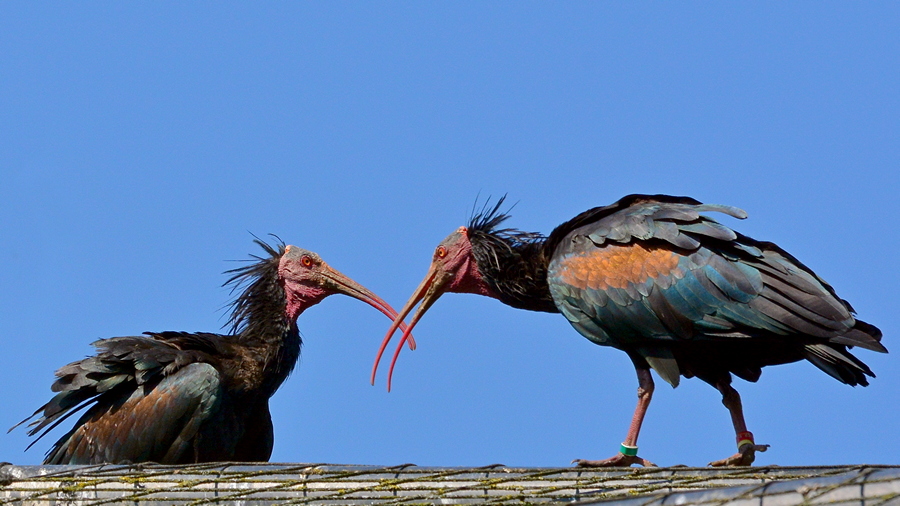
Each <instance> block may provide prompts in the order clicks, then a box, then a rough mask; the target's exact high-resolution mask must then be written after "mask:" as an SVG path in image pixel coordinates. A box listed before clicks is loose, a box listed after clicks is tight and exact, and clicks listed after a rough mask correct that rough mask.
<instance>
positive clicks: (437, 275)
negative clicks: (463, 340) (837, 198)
mask: <svg viewBox="0 0 900 506" xmlns="http://www.w3.org/2000/svg"><path fill="white" fill-rule="evenodd" d="M502 202H503V199H500V201H499V202H497V204H496V206H494V207H493V208H489V207H488V206H486V207H485V208H484V209H482V211H481V213H479V214H477V215H475V216H473V217H472V219H471V220H470V221H469V223H468V225H467V226H465V227H460V228H459V229H458V230H456V231H455V232H453V233H452V234H450V235H449V236H448V237H447V238H446V239H444V240H443V241H441V243H440V244H439V245H438V246H437V248H436V249H435V251H434V256H433V258H432V262H431V269H430V270H429V271H428V274H427V275H426V276H425V279H424V281H422V283H421V285H419V287H418V288H417V289H416V291H415V292H414V293H413V295H412V297H411V298H410V299H409V301H408V302H407V304H406V306H405V307H404V308H403V309H402V310H401V311H400V314H399V315H398V316H397V318H395V319H394V323H393V325H392V326H391V328H390V330H389V331H388V333H387V335H386V336H385V338H384V342H383V343H382V346H381V349H380V350H379V352H378V358H376V360H375V366H374V367H373V370H372V382H373V384H374V380H375V372H376V368H377V366H378V363H379V361H380V359H381V356H382V353H383V351H384V349H385V347H386V346H387V344H388V342H389V341H390V339H391V337H392V336H393V334H394V333H395V331H396V330H397V328H398V327H399V325H400V324H401V323H402V322H403V320H404V318H406V316H407V315H408V314H409V313H410V312H411V311H412V309H413V308H414V307H415V306H416V304H417V303H420V304H419V306H418V309H416V311H415V313H414V314H413V316H412V318H411V320H410V321H409V326H408V327H407V330H406V331H403V334H402V337H401V339H400V344H399V346H398V347H397V350H396V352H395V353H394V357H393V360H392V361H391V366H390V370H389V373H388V389H390V385H391V376H392V375H393V369H394V365H395V363H396V360H397V356H398V355H399V352H400V349H401V348H402V345H403V343H404V342H405V340H406V338H407V334H408V333H409V332H410V331H411V330H412V329H413V327H415V325H416V323H417V322H418V321H419V320H420V319H421V318H422V315H424V314H425V312H426V311H427V310H428V308H429V307H431V305H432V304H434V302H435V301H437V299H438V298H439V297H440V296H441V295H442V294H444V293H446V292H456V293H475V294H480V295H485V296H488V297H493V298H495V299H498V300H500V301H501V302H503V303H504V304H507V305H510V306H512V307H515V308H519V309H527V310H531V311H544V312H548V313H562V315H563V316H565V317H566V319H567V320H568V321H569V323H571V324H572V326H573V327H575V330H577V331H578V332H579V333H580V334H581V335H583V336H584V337H586V338H588V339H589V340H590V341H592V342H594V343H596V344H599V345H602V346H611V347H613V348H617V349H619V350H621V351H624V352H625V353H627V354H628V357H629V358H630V359H631V361H632V363H633V364H634V368H635V370H636V371H637V377H638V405H637V408H636V409H635V412H634V416H633V418H632V421H631V425H630V427H629V429H628V432H627V434H626V436H625V441H624V442H623V443H622V446H621V448H620V451H619V453H617V454H616V455H615V456H613V457H611V458H608V459H605V460H580V459H579V460H576V461H574V462H577V463H578V465H580V466H629V465H632V464H640V465H644V466H648V465H653V464H652V463H651V462H649V461H648V460H646V459H643V458H641V457H639V456H638V455H637V441H638V433H639V432H640V429H641V423H642V421H643V419H644V415H645V413H646V411H647V407H648V406H649V405H650V399H651V397H652V395H653V390H654V384H653V378H652V376H651V374H650V371H651V370H653V371H655V372H656V374H658V375H659V377H661V378H662V379H663V380H665V381H666V382H667V383H669V384H671V385H672V386H673V387H675V386H677V385H678V382H679V380H680V378H681V377H682V376H684V377H686V378H691V377H697V378H700V379H701V380H703V381H705V382H706V383H709V384H710V385H712V386H713V387H715V388H716V389H717V390H719V392H720V393H721V395H722V403H723V404H724V405H725V407H727V408H728V410H729V412H730V414H731V419H732V423H733V425H734V432H735V436H736V439H737V446H738V453H736V454H734V455H732V456H730V457H728V458H725V459H722V460H718V461H716V462H713V463H711V465H714V466H730V465H749V464H750V463H752V462H753V460H754V458H755V453H756V452H757V451H764V450H765V449H766V448H767V445H758V444H756V443H755V442H754V439H753V435H752V434H751V433H750V432H749V431H748V430H747V426H746V424H745V422H744V415H743V411H742V406H741V399H740V396H739V395H738V392H737V391H736V390H735V389H734V387H732V385H731V383H732V375H734V376H737V377H739V378H742V379H744V380H747V381H751V382H755V381H757V380H758V379H759V377H760V374H761V373H762V368H763V367H765V366H769V365H777V364H786V363H790V362H796V361H799V360H808V361H809V362H811V363H812V364H813V365H815V366H816V367H818V368H819V369H821V370H822V371H824V372H825V373H827V374H829V375H831V376H832V377H834V378H835V379H836V380H838V381H840V382H842V383H846V384H848V385H863V386H865V385H867V384H868V381H867V378H866V377H867V376H874V374H872V371H871V370H870V369H869V367H868V366H867V365H866V364H864V363H863V362H862V361H860V360H859V359H858V358H856V357H855V356H854V355H853V354H851V353H850V351H849V348H850V347H853V346H857V347H860V348H865V349H868V350H872V351H877V352H883V353H884V352H887V350H886V349H885V348H884V346H882V345H881V343H880V341H881V331H879V330H878V329H877V328H876V327H874V326H872V325H870V324H868V323H865V322H863V321H861V320H857V319H856V318H855V317H854V311H853V308H852V307H851V306H850V304H849V303H848V302H847V301H845V300H843V299H841V298H840V297H838V296H837V294H836V293H835V291H834V289H833V288H832V287H831V286H830V285H829V284H828V283H826V282H825V281H824V280H822V279H821V278H820V277H819V276H817V275H816V274H815V273H814V272H813V271H812V270H811V269H810V268H809V267H807V266H806V265H804V264H803V263H801V262H800V261H799V260H797V259H796V258H794V257H793V256H791V255H790V254H789V253H787V252H786V251H784V250H783V249H781V248H780V247H778V246H776V245H775V244H773V243H771V242H762V241H757V240H754V239H751V238H749V237H747V236H745V235H742V234H740V233H738V232H735V231H734V230H732V229H731V228H729V227H727V226H725V225H722V224H721V223H718V222H717V221H715V220H713V219H712V218H710V217H708V216H706V215H704V214H703V213H713V212H718V213H724V214H726V215H729V216H732V217H735V218H740V219H743V218H746V213H745V212H744V211H742V210H740V209H737V208H735V207H730V206H723V205H708V204H702V203H700V202H698V201H696V200H694V199H692V198H688V197H672V196H667V195H629V196H627V197H625V198H623V199H621V200H619V201H618V202H616V203H615V204H612V205H609V206H605V207H597V208H594V209H591V210H589V211H586V212H584V213H581V214H579V215H578V216H576V217H575V218H573V219H571V220H569V221H567V222H565V223H563V224H562V225H559V226H558V227H556V229H554V230H553V232H551V233H550V235H549V236H546V237H545V236H543V235H541V234H537V233H528V232H521V231H519V230H515V229H510V228H501V225H502V224H503V223H504V222H505V221H506V220H507V219H508V218H509V216H508V215H507V214H504V213H501V212H500V205H501V203H502Z"/></svg>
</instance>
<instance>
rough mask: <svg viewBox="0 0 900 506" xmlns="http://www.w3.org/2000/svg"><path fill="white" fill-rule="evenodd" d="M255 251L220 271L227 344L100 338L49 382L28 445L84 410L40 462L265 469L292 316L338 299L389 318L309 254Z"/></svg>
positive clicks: (196, 337) (295, 342) (293, 333)
mask: <svg viewBox="0 0 900 506" xmlns="http://www.w3.org/2000/svg"><path fill="white" fill-rule="evenodd" d="M255 242H256V243H257V244H258V245H259V246H261V247H262V248H263V250H264V251H265V255H264V256H256V255H253V260H250V261H251V262H252V263H250V264H248V265H246V266H243V267H240V268H237V269H233V270H230V271H227V272H226V274H230V275H231V277H230V279H229V280H228V281H227V282H226V285H230V286H231V287H232V292H236V291H240V293H239V295H238V296H237V297H236V298H235V299H234V301H233V302H232V304H231V308H232V312H231V317H230V319H229V322H228V324H227V325H229V326H230V327H231V333H230V334H229V335H222V334H213V333H205V332H198V333H188V332H147V333H145V334H144V335H142V336H127V337H113V338H109V339H102V340H100V341H97V342H95V343H94V346H95V347H96V348H97V353H96V355H94V356H90V357H88V358H85V359H83V360H79V361H77V362H73V363H71V364H69V365H66V366H64V367H62V368H60V369H59V370H58V371H57V372H56V376H57V380H56V382H55V383H53V386H52V390H53V391H54V392H58V393H57V394H56V396H55V397H53V398H52V399H51V400H50V402H48V403H47V404H45V405H43V406H41V407H40V408H39V409H38V410H37V411H35V413H34V414H33V415H32V416H31V417H29V418H27V419H26V420H23V422H20V424H21V423H24V422H26V421H28V420H30V419H32V418H35V417H36V419H35V420H34V421H33V422H32V423H31V424H30V426H31V427H32V428H31V430H30V431H29V435H32V436H33V435H35V434H38V433H39V432H41V431H42V430H43V432H42V433H41V434H40V435H39V436H38V437H37V439H35V441H34V442H32V445H33V444H34V443H36V442H37V441H38V440H40V439H41V438H42V437H43V436H45V435H46V434H47V432H49V431H50V430H51V429H53V428H54V427H56V426H57V425H59V424H60V423H61V422H62V421H64V420H65V419H66V418H68V417H70V416H72V415H73V414H75V413H78V412H79V411H81V410H82V409H84V408H87V410H86V411H85V412H84V414H83V415H82V416H81V418H80V419H79V420H78V421H77V422H76V423H75V425H74V427H73V428H72V429H71V430H70V431H68V432H67V433H66V434H65V435H63V436H62V437H61V438H59V440H58V441H57V442H56V444H54V445H53V447H52V448H51V449H50V450H49V451H48V452H47V456H46V459H45V460H44V463H45V464H99V463H134V462H158V463H161V464H187V463H198V462H211V461H267V460H268V459H269V456H270V455H271V453H272V445H273V441H274V438H273V429H272V419H271V416H270V415H269V398H270V397H271V396H272V395H273V394H274V393H275V391H276V390H277V389H278V387H279V386H281V384H282V383H283V382H284V380H285V379H286V378H287V377H288V375H289V374H290V372H291V371H292V370H293V369H294V366H295V365H296V364H297V360H298V358H299V357H300V346H301V344H302V343H301V337H300V332H299V331H298V329H297V317H298V316H300V313H302V312H303V311H305V310H306V309H307V308H309V307H310V306H313V305H315V304H317V303H319V302H321V301H322V300H323V299H324V298H325V297H327V296H329V295H332V294H338V293H341V294H344V295H349V296H350V297H354V298H356V299H359V300H361V301H363V302H366V303H367V304H369V305H371V306H373V307H375V308H376V309H378V310H379V311H381V312H382V313H384V314H385V315H387V316H388V317H389V318H391V319H393V318H395V317H396V316H397V312H396V311H394V309H393V308H391V306H390V305H388V304H387V303H386V302H384V301H383V300H381V299H380V298H379V297H378V296H377V295H375V294H373V293H372V292H370V291H369V290H367V289H366V288H364V287H363V286H361V285H359V284H358V283H356V282H355V281H353V280H351V279H350V278H348V277H347V276H345V275H343V274H341V273H340V272H338V271H337V270H335V269H333V268H332V267H330V266H329V265H328V264H326V263H325V262H324V261H323V260H322V259H321V258H320V257H319V256H318V255H316V254H315V253H313V252H311V251H307V250H304V249H301V248H298V247H296V246H285V245H284V243H279V244H277V245H275V246H272V245H269V244H267V243H265V242H263V241H260V240H259V239H257V240H256V241H255ZM13 428H15V427H13ZM10 430H12V429H10ZM30 446H31V445H29V448H30Z"/></svg>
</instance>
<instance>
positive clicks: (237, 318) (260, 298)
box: [222, 235, 286, 334]
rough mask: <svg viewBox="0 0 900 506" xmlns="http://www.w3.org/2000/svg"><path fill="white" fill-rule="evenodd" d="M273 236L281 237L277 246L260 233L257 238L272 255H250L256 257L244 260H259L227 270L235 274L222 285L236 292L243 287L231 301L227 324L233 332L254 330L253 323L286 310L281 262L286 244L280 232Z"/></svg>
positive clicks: (263, 323) (260, 245)
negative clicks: (281, 282) (280, 268)
mask: <svg viewBox="0 0 900 506" xmlns="http://www.w3.org/2000/svg"><path fill="white" fill-rule="evenodd" d="M254 237H255V236H254ZM272 237H274V238H275V239H276V240H277V241H278V242H277V243H276V244H275V246H272V245H269V244H268V243H266V242H264V241H262V240H261V239H259V238H258V237H256V238H255V239H254V240H253V242H255V243H256V244H258V245H259V247H261V248H262V249H263V250H264V251H265V252H266V254H267V255H268V256H257V255H250V256H251V257H252V259H247V260H244V261H245V262H253V261H254V260H255V262H254V263H252V264H250V265H246V266H244V267H238V268H237V269H231V270H227V271H225V274H231V275H232V276H231V278H229V279H228V281H226V282H225V283H224V284H223V285H222V286H231V293H232V294H234V293H235V292H236V291H238V290H242V292H241V294H240V295H238V296H237V297H236V298H235V299H234V301H232V302H231V303H230V304H229V306H230V307H231V316H230V317H229V318H228V322H227V323H226V324H225V327H229V326H230V327H231V333H232V334H241V333H243V332H246V331H248V330H249V331H253V330H254V329H250V328H249V327H251V326H254V325H265V323H266V320H267V319H268V318H267V317H271V316H270V315H279V314H280V315H283V314H284V307H285V294H284V288H283V287H282V286H281V285H280V284H279V283H278V264H279V262H280V261H281V257H282V256H283V255H284V251H285V247H286V246H285V244H284V241H282V240H281V239H280V238H279V237H278V236H275V235H273V236H272ZM248 322H250V323H248Z"/></svg>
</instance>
